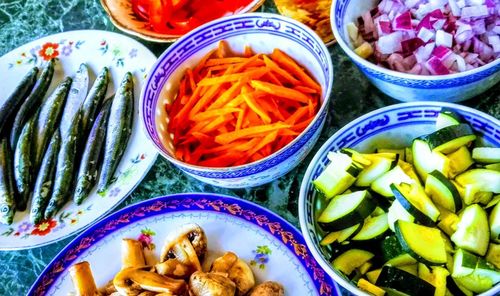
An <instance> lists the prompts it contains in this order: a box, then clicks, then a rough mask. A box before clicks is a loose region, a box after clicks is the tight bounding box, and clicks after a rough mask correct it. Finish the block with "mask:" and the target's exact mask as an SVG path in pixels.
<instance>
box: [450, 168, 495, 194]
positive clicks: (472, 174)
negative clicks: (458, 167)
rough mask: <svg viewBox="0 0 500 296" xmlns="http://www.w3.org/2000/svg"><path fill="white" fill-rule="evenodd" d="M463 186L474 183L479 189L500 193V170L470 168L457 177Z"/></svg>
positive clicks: (456, 179)
mask: <svg viewBox="0 0 500 296" xmlns="http://www.w3.org/2000/svg"><path fill="white" fill-rule="evenodd" d="M455 181H457V183H459V184H460V185H462V186H464V187H465V186H466V185H473V186H474V188H476V189H477V192H479V191H486V192H493V193H500V172H497V171H493V170H488V169H472V170H468V171H466V172H464V173H462V174H460V175H458V176H457V177H456V178H455Z"/></svg>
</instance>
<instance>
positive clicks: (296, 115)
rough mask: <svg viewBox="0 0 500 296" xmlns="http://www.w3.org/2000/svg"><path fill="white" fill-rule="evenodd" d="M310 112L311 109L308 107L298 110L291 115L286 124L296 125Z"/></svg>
mask: <svg viewBox="0 0 500 296" xmlns="http://www.w3.org/2000/svg"><path fill="white" fill-rule="evenodd" d="M308 111H309V107H307V106H304V107H300V108H298V109H297V111H295V112H294V113H293V114H292V115H290V116H289V117H288V118H287V119H286V120H285V122H286V123H287V124H295V123H296V122H297V121H298V120H299V119H301V118H302V117H304V116H305V115H306V114H307V113H308Z"/></svg>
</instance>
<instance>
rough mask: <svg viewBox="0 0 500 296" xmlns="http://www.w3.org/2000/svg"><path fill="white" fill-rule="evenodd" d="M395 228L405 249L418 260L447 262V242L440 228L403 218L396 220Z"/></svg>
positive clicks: (436, 262)
mask: <svg viewBox="0 0 500 296" xmlns="http://www.w3.org/2000/svg"><path fill="white" fill-rule="evenodd" d="M394 228H395V230H396V236H397V238H398V240H399V243H400V244H401V247H402V248H403V250H405V251H406V252H407V253H408V254H410V255H411V256H412V257H414V258H416V259H417V260H418V261H420V262H422V263H425V264H429V265H440V264H445V263H446V262H447V257H446V247H445V242H444V240H443V238H442V237H441V231H440V230H439V229H437V228H433V227H427V226H422V225H418V224H415V223H411V222H406V221H401V220H399V221H396V223H395V225H394ZM430 246H432V247H430Z"/></svg>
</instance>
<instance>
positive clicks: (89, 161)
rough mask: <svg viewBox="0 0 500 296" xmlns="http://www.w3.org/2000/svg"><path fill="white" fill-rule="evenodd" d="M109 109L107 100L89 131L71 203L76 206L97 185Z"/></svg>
mask: <svg viewBox="0 0 500 296" xmlns="http://www.w3.org/2000/svg"><path fill="white" fill-rule="evenodd" d="M110 107H111V100H108V101H106V102H105V103H104V106H103V107H102V109H101V111H100V113H99V115H98V116H97V118H96V120H95V122H94V126H93V127H92V129H91V130H90V134H89V137H88V139H87V144H86V145H85V150H84V152H83V156H82V160H81V162H80V168H79V170H78V175H77V177H76V189H75V195H74V196H73V201H74V202H75V203H76V204H77V205H80V204H81V203H82V202H83V200H84V199H85V198H87V196H88V195H89V193H90V190H92V188H93V187H94V185H95V184H96V183H97V177H98V174H99V166H100V162H99V159H100V157H101V155H102V147H103V143H104V139H105V137H106V127H107V123H108V117H109V116H108V115H109V110H110ZM82 119H83V118H82ZM82 124H83V122H82Z"/></svg>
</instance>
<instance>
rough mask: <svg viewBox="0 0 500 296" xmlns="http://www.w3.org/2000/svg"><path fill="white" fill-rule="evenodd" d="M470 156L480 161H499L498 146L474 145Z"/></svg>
mask: <svg viewBox="0 0 500 296" xmlns="http://www.w3.org/2000/svg"><path fill="white" fill-rule="evenodd" d="M472 158H473V159H474V160H475V161H477V162H480V163H496V162H500V148H497V147H476V148H474V149H472Z"/></svg>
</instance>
